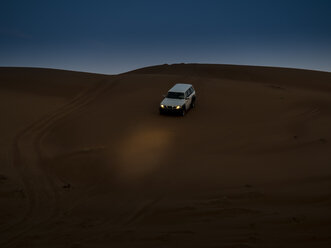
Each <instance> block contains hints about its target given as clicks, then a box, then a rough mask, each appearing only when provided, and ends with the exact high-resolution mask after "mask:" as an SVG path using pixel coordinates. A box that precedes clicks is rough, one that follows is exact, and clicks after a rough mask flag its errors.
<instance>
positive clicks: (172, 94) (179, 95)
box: [167, 91, 184, 99]
mask: <svg viewBox="0 0 331 248" xmlns="http://www.w3.org/2000/svg"><path fill="white" fill-rule="evenodd" d="M167 98H174V99H184V93H181V92H171V91H169V92H168V94H167Z"/></svg>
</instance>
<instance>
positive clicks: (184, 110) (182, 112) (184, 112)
mask: <svg viewBox="0 0 331 248" xmlns="http://www.w3.org/2000/svg"><path fill="white" fill-rule="evenodd" d="M185 114H186V108H185V107H183V108H182V111H181V113H180V115H181V116H184V115H185Z"/></svg>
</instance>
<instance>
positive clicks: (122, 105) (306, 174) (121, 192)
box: [0, 64, 331, 248]
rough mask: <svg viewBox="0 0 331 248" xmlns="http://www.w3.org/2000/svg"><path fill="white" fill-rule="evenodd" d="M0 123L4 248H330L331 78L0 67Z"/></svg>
mask: <svg viewBox="0 0 331 248" xmlns="http://www.w3.org/2000/svg"><path fill="white" fill-rule="evenodd" d="M174 83H191V84H193V86H194V87H195V89H196V92H197V102H196V108H195V109H193V110H190V111H189V112H188V113H187V115H186V116H185V117H178V116H160V115H159V113H158V107H159V103H160V101H161V100H162V95H163V94H165V93H166V92H167V90H168V89H169V88H170V87H171V86H172V85H173V84H174ZM0 117H1V122H0V134H1V139H0V247H1V248H7V247H18V248H23V247H33V248H35V247H37V248H39V247H40V248H41V247H59V248H60V247H69V248H71V247H72V248H74V247H75V248H80V247H81V248H85V247H146V248H155V247H157V248H162V247H187V248H189V247H190V248H191V247H201V248H208V247H214V248H216V247H229V248H231V247H232V248H234V247H236V248H239V247H247V248H249V247H261V248H262V247H275V248H276V247H277V248H278V247H300V248H302V247H314V248H317V247H331V213H330V209H331V73H327V72H318V71H308V70H296V69H286V68H270V67H253V66H232V65H202V64H175V65H160V66H153V67H147V68H142V69H138V70H135V71H131V72H128V73H124V74H119V75H98V74H91V73H82V72H71V71H62V70H52V69H38V68H4V67H3V68H0Z"/></svg>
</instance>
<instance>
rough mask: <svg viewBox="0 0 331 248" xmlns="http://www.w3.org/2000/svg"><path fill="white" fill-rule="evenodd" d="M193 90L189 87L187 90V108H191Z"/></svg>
mask: <svg viewBox="0 0 331 248" xmlns="http://www.w3.org/2000/svg"><path fill="white" fill-rule="evenodd" d="M191 93H192V92H191V91H190V89H188V90H187V91H186V92H185V107H186V109H189V108H190V106H191V102H192V94H191Z"/></svg>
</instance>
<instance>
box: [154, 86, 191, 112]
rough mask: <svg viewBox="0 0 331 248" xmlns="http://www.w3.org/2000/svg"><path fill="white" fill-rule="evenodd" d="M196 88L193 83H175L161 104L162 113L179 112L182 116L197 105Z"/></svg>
mask: <svg viewBox="0 0 331 248" xmlns="http://www.w3.org/2000/svg"><path fill="white" fill-rule="evenodd" d="M195 99H196V96H195V90H194V88H193V86H192V85H191V84H175V85H174V86H173V87H172V88H171V89H170V90H169V91H168V94H167V95H166V96H165V98H164V99H163V101H162V102H161V104H160V114H166V113H178V114H180V115H182V116H184V115H185V113H186V111H187V110H189V109H190V108H194V106H195Z"/></svg>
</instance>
